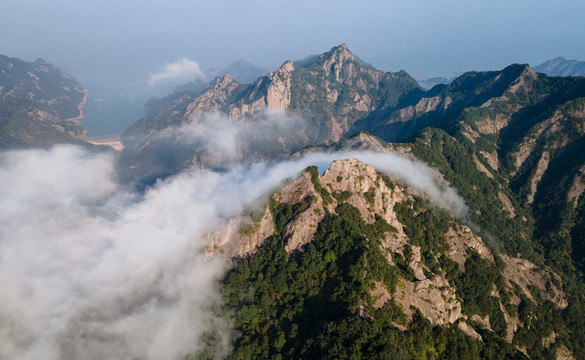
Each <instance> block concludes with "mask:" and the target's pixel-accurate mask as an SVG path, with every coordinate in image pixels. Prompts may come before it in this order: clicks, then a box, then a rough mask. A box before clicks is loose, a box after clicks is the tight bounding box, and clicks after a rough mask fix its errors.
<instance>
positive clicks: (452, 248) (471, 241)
mask: <svg viewBox="0 0 585 360" xmlns="http://www.w3.org/2000/svg"><path fill="white" fill-rule="evenodd" d="M445 237H446V238H447V244H448V245H449V253H448V254H449V256H450V257H451V259H453V260H454V261H455V262H457V263H458V264H459V268H460V269H461V270H462V271H465V261H466V260H467V256H468V255H467V254H468V249H472V250H474V251H476V252H477V253H478V254H479V255H480V256H481V257H482V258H484V259H486V260H488V261H490V262H494V257H493V255H492V253H491V252H490V250H489V249H488V248H487V246H486V245H485V244H484V242H483V241H482V239H481V238H480V237H479V236H477V235H476V234H475V233H474V232H473V231H471V229H470V228H469V226H466V225H459V224H455V225H453V226H452V227H451V228H450V229H449V231H448V232H447V234H446V235H445Z"/></svg>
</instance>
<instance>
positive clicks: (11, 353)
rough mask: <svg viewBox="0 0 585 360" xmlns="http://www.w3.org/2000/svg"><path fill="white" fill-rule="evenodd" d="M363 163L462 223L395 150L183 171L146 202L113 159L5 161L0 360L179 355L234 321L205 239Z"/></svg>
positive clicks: (458, 203)
mask: <svg viewBox="0 0 585 360" xmlns="http://www.w3.org/2000/svg"><path fill="white" fill-rule="evenodd" d="M349 157H353V158H358V159H360V160H362V161H364V162H365V163H368V164H370V165H373V166H375V167H376V168H378V169H379V170H382V171H384V172H388V173H389V174H392V175H394V176H396V177H399V178H401V179H403V180H404V181H405V182H406V183H408V184H409V185H411V186H412V187H413V188H415V189H416V190H418V191H421V192H423V193H425V194H426V195H428V196H429V197H431V198H432V199H433V200H434V201H435V202H436V203H437V204H438V206H441V207H443V208H446V209H448V210H450V211H452V212H453V213H454V214H456V215H457V216H463V215H464V214H465V212H466V207H465V204H464V202H463V201H462V200H461V198H459V197H458V196H457V194H456V193H455V191H454V190H452V189H450V188H448V187H447V186H445V185H441V184H440V183H439V182H438V181H437V180H436V178H435V176H434V171H433V170H432V169H429V168H428V167H426V166H425V165H424V164H422V163H418V162H413V161H411V160H407V159H404V158H402V157H399V156H397V155H394V154H371V153H355V152H351V153H336V154H334V153H331V154H326V153H316V154H311V155H308V156H306V157H303V158H301V159H297V160H294V161H286V162H280V163H276V164H271V165H270V164H268V163H265V162H260V163H256V164H254V165H252V166H242V165H235V166H233V168H232V169H231V170H230V171H227V172H222V173H217V172H213V171H209V170H200V169H198V170H193V171H186V172H183V173H181V174H179V175H177V176H174V177H172V178H169V179H167V180H165V181H161V182H159V183H157V184H156V185H155V186H153V187H152V188H150V189H149V190H147V191H146V193H145V194H133V193H131V192H129V191H127V190H125V188H124V187H123V186H120V185H119V184H117V183H116V182H115V180H114V178H115V176H114V173H115V171H114V170H115V169H114V165H113V164H115V159H113V158H112V157H111V156H110V155H103V154H89V153H87V152H85V151H84V150H81V149H79V148H76V147H72V146H58V147H55V148H53V149H51V150H26V151H11V152H6V153H3V154H1V155H0V178H2V179H3V186H2V188H1V189H0V288H1V289H2V292H0V344H2V346H0V358H2V359H8V360H11V359H49V360H51V359H104V358H108V359H111V358H115V359H136V358H141V359H181V358H183V357H184V356H185V355H187V354H191V353H194V352H196V351H197V350H198V338H199V336H200V335H201V334H202V333H203V332H204V331H206V330H209V329H216V330H217V329H219V330H220V334H223V342H224V343H225V344H226V347H225V348H224V350H225V351H227V349H228V347H227V343H228V342H229V340H228V337H229V335H228V334H229V324H226V323H225V322H223V321H222V320H220V319H218V318H216V317H215V316H214V315H212V313H211V312H210V311H209V307H210V306H211V305H212V304H214V303H216V302H217V301H218V295H217V292H216V290H215V280H216V279H217V278H218V277H220V276H221V275H222V274H223V271H224V269H225V264H224V262H223V261H222V260H221V259H217V258H215V259H209V258H207V257H206V254H205V251H204V248H205V245H206V236H205V234H206V233H207V232H208V231H213V230H215V229H217V228H219V227H220V226H222V224H223V222H224V221H225V220H226V219H228V218H231V217H234V216H236V215H238V214H240V213H241V212H242V211H244V210H245V209H246V208H247V207H249V206H251V204H253V203H254V201H255V200H256V199H257V198H259V197H260V196H262V195H263V194H264V193H265V192H267V191H269V190H270V189H273V188H274V187H276V186H277V185H278V184H279V183H281V182H282V181H283V180H284V179H286V178H289V177H291V176H294V175H295V174H297V173H298V172H299V171H301V170H302V169H304V168H305V167H306V166H309V165H313V164H325V165H328V164H329V162H331V161H333V160H336V159H344V158H349Z"/></svg>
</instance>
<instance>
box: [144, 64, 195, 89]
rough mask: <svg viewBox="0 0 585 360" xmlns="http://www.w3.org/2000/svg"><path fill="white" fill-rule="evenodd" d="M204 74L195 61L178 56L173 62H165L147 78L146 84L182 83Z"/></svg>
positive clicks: (151, 85) (152, 85)
mask: <svg viewBox="0 0 585 360" xmlns="http://www.w3.org/2000/svg"><path fill="white" fill-rule="evenodd" d="M204 78H205V74H204V73H203V71H202V70H201V68H200V67H199V64H197V63H196V62H195V61H193V60H190V59H187V58H178V59H177V60H176V61H175V62H172V63H167V64H165V66H163V67H161V68H160V69H159V70H158V71H157V72H156V73H154V74H152V75H151V76H150V78H149V79H148V86H150V87H154V86H158V85H160V84H165V83H169V82H170V83H173V84H178V83H184V82H188V81H192V80H195V79H204Z"/></svg>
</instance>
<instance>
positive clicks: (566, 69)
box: [534, 57, 585, 76]
mask: <svg viewBox="0 0 585 360" xmlns="http://www.w3.org/2000/svg"><path fill="white" fill-rule="evenodd" d="M534 71H537V72H541V73H545V74H547V75H549V76H585V62H583V61H577V60H567V59H565V58H564V57H557V58H554V59H552V60H549V61H545V62H544V63H542V64H540V65H538V66H535V67H534Z"/></svg>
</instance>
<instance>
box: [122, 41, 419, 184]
mask: <svg viewBox="0 0 585 360" xmlns="http://www.w3.org/2000/svg"><path fill="white" fill-rule="evenodd" d="M421 93H423V90H422V89H421V88H420V87H419V86H418V84H417V83H416V81H415V80H414V79H413V78H412V77H410V76H409V75H408V74H407V73H406V72H404V71H401V72H398V73H391V72H388V73H385V72H382V71H378V70H376V69H374V68H373V67H371V65H368V64H363V63H362V64H361V65H360V63H359V62H358V61H357V60H356V58H355V57H354V56H353V54H352V53H351V52H350V51H349V50H348V48H347V46H346V45H345V44H342V45H340V46H337V47H334V48H332V49H331V50H330V51H328V52H326V53H324V54H321V55H319V56H314V57H310V58H308V59H306V60H305V61H304V62H303V63H302V64H300V65H299V64H298V63H297V65H295V64H293V63H292V62H291V61H286V62H285V63H284V64H283V65H282V66H281V67H280V68H279V69H277V70H276V71H273V72H271V73H269V74H268V75H266V76H263V77H260V78H258V79H257V80H256V81H255V82H254V83H252V84H249V85H243V84H240V83H238V82H237V81H235V80H234V79H233V78H232V76H230V75H229V74H226V75H224V76H223V77H218V78H216V79H215V80H214V81H213V82H212V83H211V84H210V86H209V88H208V89H207V90H205V91H204V92H203V93H202V94H201V95H199V96H193V94H188V95H183V97H182V98H181V100H180V101H177V100H176V97H177V96H178V95H177V96H174V95H173V96H171V97H169V98H167V99H166V101H164V102H163V103H161V105H160V106H159V108H157V109H155V110H153V111H151V112H150V113H148V114H147V115H146V116H145V117H144V118H142V119H140V120H139V121H138V122H136V123H135V124H134V125H133V126H132V127H130V128H129V129H128V130H127V131H126V132H125V133H124V134H123V135H122V140H123V142H124V145H125V147H126V148H127V149H128V151H127V152H126V154H127V155H128V156H127V160H128V161H125V164H126V165H127V167H132V169H133V171H134V172H135V173H139V172H140V171H141V170H142V171H143V174H144V171H146V172H148V173H149V175H147V176H149V177H151V178H156V177H157V176H164V174H168V173H172V172H174V171H177V169H178V168H182V167H184V166H190V165H191V164H192V160H193V159H197V160H196V161H197V163H198V164H199V165H202V166H218V165H220V164H214V163H210V162H209V161H210V160H209V159H210V156H208V155H209V154H208V153H207V152H205V149H202V148H201V146H198V144H193V145H190V146H187V147H185V146H183V145H184V144H177V143H175V144H174V145H173V146H175V147H176V146H179V147H180V148H181V151H180V156H178V157H175V158H173V159H169V158H168V157H166V156H165V157H164V161H165V164H160V163H155V164H153V163H152V159H153V157H152V156H151V155H147V154H153V153H160V152H161V151H162V152H164V153H165V154H169V153H177V152H176V151H166V150H165V149H168V146H169V144H168V142H165V144H164V145H162V147H164V148H165V149H162V150H160V151H159V150H156V148H157V137H158V135H159V134H160V133H161V131H164V129H172V128H180V127H182V126H186V125H189V124H197V123H201V122H203V121H204V119H203V120H202V117H204V114H207V113H209V112H212V111H216V112H220V113H222V114H224V116H225V117H226V118H227V119H229V122H230V123H234V124H246V125H245V126H249V127H252V128H254V126H257V127H259V128H257V129H255V130H254V131H248V133H254V135H257V136H258V137H263V138H267V137H268V138H272V139H274V140H273V141H272V143H266V142H265V141H264V142H262V146H261V147H252V148H250V147H248V148H247V149H238V153H237V154H236V156H237V157H238V158H244V159H245V158H267V159H274V158H276V157H279V156H283V155H288V154H290V153H291V152H294V151H296V150H298V149H301V148H303V147H304V146H307V145H311V144H320V143H324V144H332V143H334V142H336V141H339V140H340V139H342V138H343V137H344V136H347V135H352V134H354V133H355V132H356V130H357V131H359V127H356V124H357V123H358V121H359V120H362V119H364V118H366V117H368V116H370V115H371V114H374V113H375V114H382V113H387V112H390V111H392V110H395V109H397V108H400V107H402V106H405V105H406V104H410V101H412V99H413V98H416V97H417V96H418V95H419V94H421ZM279 112H280V113H281V114H284V113H283V112H286V114H285V115H283V116H277V115H275V114H276V113H279ZM287 116H292V117H296V118H295V119H296V120H295V119H287V120H285V121H279V120H278V119H280V118H282V117H287ZM259 119H260V120H259ZM270 119H274V120H275V121H274V123H273V124H270V125H268V127H277V128H278V127H282V124H283V122H284V123H288V124H289V125H290V127H288V128H286V129H282V128H278V129H277V130H279V131H277V133H274V134H273V132H270V133H269V134H268V136H264V135H266V134H264V135H263V134H262V133H261V132H262V130H263V129H266V128H267V127H266V126H264V125H266V124H267V120H270ZM254 124H256V125H254ZM189 126H191V125H189ZM167 131H168V130H167ZM244 147H246V146H244ZM143 155H144V156H143ZM154 159H155V160H157V157H154ZM169 164H170V165H169ZM177 166H178V168H177ZM164 168H166V170H165V169H164ZM152 169H157V170H156V171H153V170H152Z"/></svg>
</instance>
